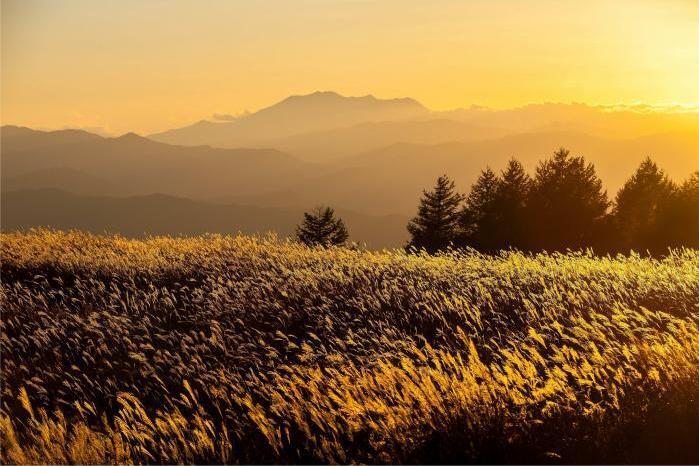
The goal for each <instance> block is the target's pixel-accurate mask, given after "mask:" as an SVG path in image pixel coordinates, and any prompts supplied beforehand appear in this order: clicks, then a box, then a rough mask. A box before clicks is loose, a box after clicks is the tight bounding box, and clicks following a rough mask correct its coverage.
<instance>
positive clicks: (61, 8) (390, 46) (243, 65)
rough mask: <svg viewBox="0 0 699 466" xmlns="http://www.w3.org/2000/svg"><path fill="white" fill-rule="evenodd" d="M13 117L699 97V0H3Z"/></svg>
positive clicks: (149, 117) (151, 123)
mask: <svg viewBox="0 0 699 466" xmlns="http://www.w3.org/2000/svg"><path fill="white" fill-rule="evenodd" d="M1 2H2V3H1V10H0V14H1V15H2V50H1V53H2V55H1V60H2V73H1V96H0V97H1V100H0V105H1V108H0V110H1V112H0V119H1V120H2V124H21V125H25V126H31V127H37V128H60V127H68V126H70V127H82V128H89V129H92V130H95V131H97V130H99V129H100V128H101V129H102V130H104V131H107V132H109V133H112V134H120V133H123V132H126V131H136V132H138V133H141V134H149V133H152V132H156V131H161V130H165V129H169V128H173V127H178V126H183V125H186V124H189V123H192V122H195V121H197V120H200V119H202V118H211V115H213V114H239V113H242V112H245V111H255V110H258V109H260V108H262V107H265V106H268V105H271V104H273V103H274V102H276V101H279V100H281V99H283V98H285V97H287V96H289V95H294V94H306V93H310V92H313V91H316V90H332V91H336V92H339V93H341V94H343V95H357V96H361V95H366V94H373V95H375V96H377V97H382V98H392V97H412V98H415V99H417V100H418V101H420V102H421V103H423V104H424V105H426V106H427V107H429V108H431V109H434V110H447V109H452V108H457V107H468V106H470V105H472V104H478V105H485V106H491V107H496V108H510V107H516V106H520V105H524V104H527V103H534V102H583V103H588V104H592V105H598V104H605V105H615V104H632V103H639V102H640V103H644V104H649V105H669V104H685V105H696V104H697V103H699V0H633V1H630V0H615V1H607V0H605V1H597V0H586V1H578V0H570V1H563V0H561V1H550V0H531V1H524V0H521V1H515V0H483V1H480V0H460V1H456V0H454V1H448V0H444V1H440V0H434V1H417V0H415V1H411V0H396V1H392V0H384V1H369V0H344V1H342V0H339V1H332V0H307V1H291V0H283V1H282V0H280V1H267V0H256V1H245V2H244V1H233V0H225V1H214V0H199V1H194V0H190V1H181V0H167V1H159V0H151V1H143V0H119V1H116V0H113V1H112V0H100V1H93V0H1Z"/></svg>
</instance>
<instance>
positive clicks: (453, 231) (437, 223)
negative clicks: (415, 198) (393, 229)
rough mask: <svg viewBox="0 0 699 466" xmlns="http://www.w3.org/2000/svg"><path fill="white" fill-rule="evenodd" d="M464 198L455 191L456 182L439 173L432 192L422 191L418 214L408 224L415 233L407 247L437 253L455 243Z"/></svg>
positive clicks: (410, 230)
mask: <svg viewBox="0 0 699 466" xmlns="http://www.w3.org/2000/svg"><path fill="white" fill-rule="evenodd" d="M463 200H464V196H463V195H462V194H459V193H457V192H455V187H454V182H453V181H451V180H450V179H449V178H448V177H447V176H446V175H442V176H440V177H439V178H438V179H437V184H436V185H435V187H434V189H433V190H432V191H429V192H428V191H423V196H422V199H420V205H419V206H418V213H417V216H416V217H415V218H414V219H413V220H412V221H411V222H410V223H409V224H408V231H409V232H410V234H411V236H412V239H411V241H410V243H409V244H408V246H409V247H410V246H412V247H415V248H424V249H425V250H427V251H428V252H435V251H438V250H440V249H443V248H445V247H447V246H449V244H451V243H453V242H454V241H455V240H456V237H457V232H458V225H459V217H460V215H459V205H460V204H461V202H462V201H463Z"/></svg>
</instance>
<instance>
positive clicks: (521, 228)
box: [495, 159, 532, 249]
mask: <svg viewBox="0 0 699 466" xmlns="http://www.w3.org/2000/svg"><path fill="white" fill-rule="evenodd" d="M531 185H532V180H531V178H530V177H529V175H528V174H527V172H526V171H525V170H524V166H522V164H521V163H520V162H519V161H518V160H516V159H511V160H510V161H509V162H508V163H507V167H506V168H505V170H503V172H502V175H501V176H500V184H499V186H498V192H497V201H496V209H497V211H498V212H499V223H498V228H497V231H496V232H495V233H496V236H497V239H498V243H499V245H500V248H501V249H502V248H506V249H509V248H517V249H524V248H525V247H526V245H527V243H526V237H525V233H526V225H527V218H526V210H525V209H526V203H527V196H528V195H529V190H530V189H531Z"/></svg>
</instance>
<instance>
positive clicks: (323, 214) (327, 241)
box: [296, 207, 348, 247]
mask: <svg viewBox="0 0 699 466" xmlns="http://www.w3.org/2000/svg"><path fill="white" fill-rule="evenodd" d="M303 217H304V218H303V223H302V224H301V225H299V226H298V227H296V238H297V239H298V240H299V241H301V242H302V243H303V244H305V245H307V246H324V247H329V246H341V245H343V244H345V242H346V241H347V238H348V234H347V228H345V224H344V222H343V221H342V219H339V218H335V211H334V210H333V209H332V208H330V207H316V208H315V209H314V210H313V211H312V212H310V213H309V212H306V213H304V214H303Z"/></svg>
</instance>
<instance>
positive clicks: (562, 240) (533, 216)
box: [527, 148, 609, 251]
mask: <svg viewBox="0 0 699 466" xmlns="http://www.w3.org/2000/svg"><path fill="white" fill-rule="evenodd" d="M608 207H609V201H608V200H607V192H606V191H605V190H603V188H602V180H600V179H599V178H598V177H597V174H596V172H595V167H594V165H592V164H591V163H586V162H585V159H584V158H583V157H572V156H571V155H570V152H569V151H567V150H566V149H563V148H561V149H559V150H558V151H556V152H555V153H554V155H553V158H551V159H549V160H545V161H543V162H540V163H539V166H538V167H537V170H536V176H535V178H534V181H533V183H532V188H531V190H530V193H529V196H528V198H527V212H528V215H527V220H528V221H527V224H528V227H527V230H528V234H527V236H528V242H529V245H530V247H531V248H532V249H537V250H541V249H546V250H554V251H564V250H566V249H580V248H585V247H590V246H592V245H593V244H594V240H595V239H596V236H597V231H598V229H599V226H600V225H601V222H602V221H603V219H604V218H605V214H606V211H607V208H608Z"/></svg>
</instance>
